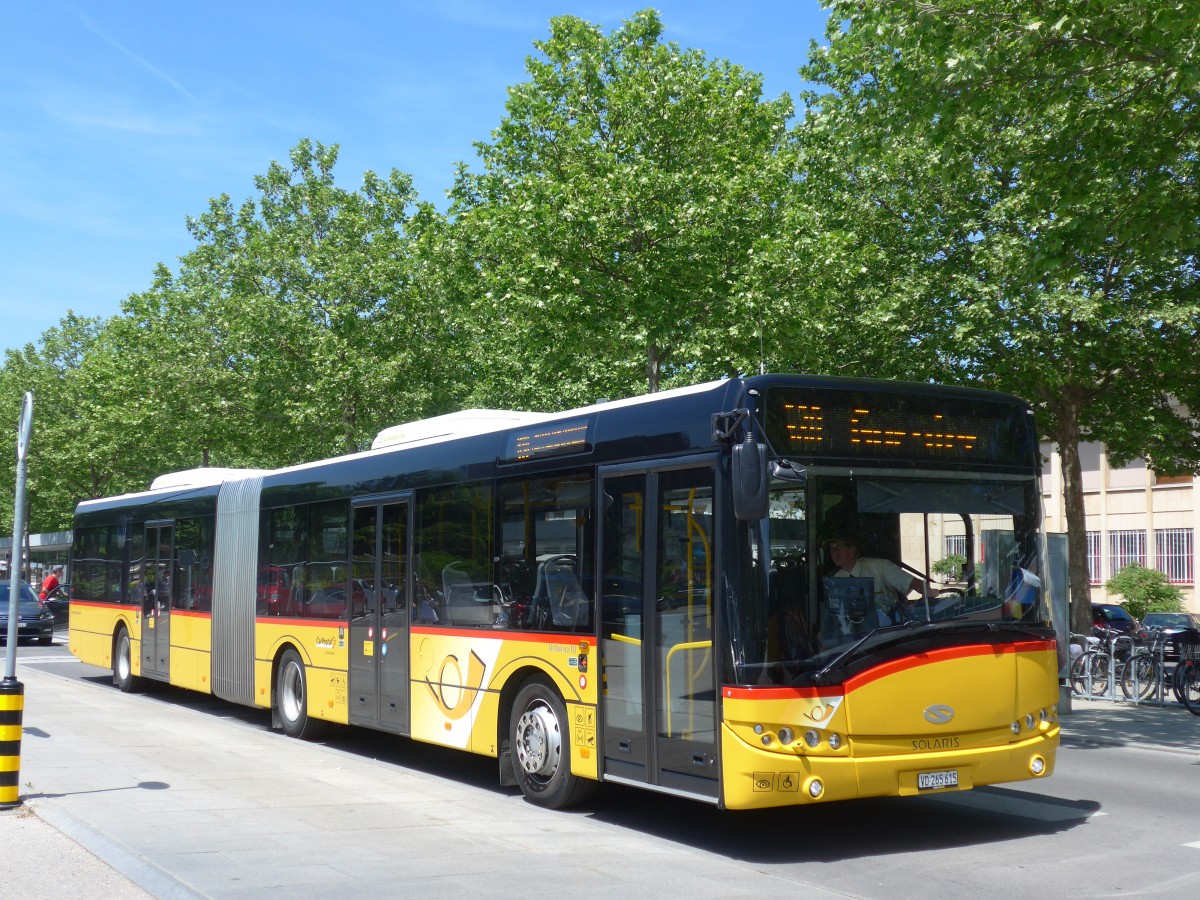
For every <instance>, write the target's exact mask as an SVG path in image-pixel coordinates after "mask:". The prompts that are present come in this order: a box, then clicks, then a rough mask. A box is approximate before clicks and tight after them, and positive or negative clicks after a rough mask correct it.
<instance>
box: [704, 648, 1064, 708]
mask: <svg viewBox="0 0 1200 900" xmlns="http://www.w3.org/2000/svg"><path fill="white" fill-rule="evenodd" d="M1054 648H1055V643H1054V641H1043V640H1032V641H1019V642H1016V643H1012V644H970V645H968V646H965V647H945V648H943V649H940V650H932V651H930V652H928V653H920V654H916V655H914V656H906V657H904V658H903V659H896V660H892V661H891V662H886V663H882V664H881V665H878V666H875V667H873V668H870V669H867V671H865V672H860V673H859V674H858V675H855V676H854V677H853V678H851V679H849V680H848V681H846V682H845V683H844V684H831V685H823V686H819V687H795V688H788V687H732V686H726V687H723V688H721V693H722V695H723V696H724V697H726V698H727V699H731V700H792V699H799V698H812V697H840V696H842V695H844V694H848V693H850V692H851V691H854V690H858V689H859V688H861V687H864V686H866V685H868V684H870V683H871V682H872V681H878V680H879V679H880V678H887V677H888V676H889V675H894V674H896V673H897V672H904V671H907V670H909V669H915V668H918V667H920V666H925V665H930V664H932V663H937V662H945V661H946V660H951V659H967V658H969V657H972V656H987V655H992V656H995V655H997V654H1006V653H1035V652H1041V651H1046V650H1053V649H1054Z"/></svg>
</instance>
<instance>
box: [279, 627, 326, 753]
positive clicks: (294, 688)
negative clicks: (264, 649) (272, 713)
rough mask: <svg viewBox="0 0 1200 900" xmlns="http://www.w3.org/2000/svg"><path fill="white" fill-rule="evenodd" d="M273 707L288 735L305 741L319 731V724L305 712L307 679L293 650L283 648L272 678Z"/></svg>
mask: <svg viewBox="0 0 1200 900" xmlns="http://www.w3.org/2000/svg"><path fill="white" fill-rule="evenodd" d="M275 707H276V709H277V711H278V712H279V724H280V727H281V728H282V729H283V733H284V734H286V735H287V736H288V737H294V738H301V739H303V740H308V739H310V738H312V737H314V736H315V735H316V734H317V733H318V732H319V731H320V730H321V723H320V722H318V721H316V720H315V719H311V718H309V715H308V681H307V678H306V676H305V674H304V661H303V660H302V659H300V654H299V653H297V652H296V651H295V650H292V649H290V648H289V649H287V650H284V651H283V656H281V657H280V658H279V669H278V671H277V672H276V677H275Z"/></svg>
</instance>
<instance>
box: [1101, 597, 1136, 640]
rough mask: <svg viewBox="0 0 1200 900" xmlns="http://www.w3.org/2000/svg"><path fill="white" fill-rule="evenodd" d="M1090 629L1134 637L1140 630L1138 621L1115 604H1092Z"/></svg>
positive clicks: (1123, 608)
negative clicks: (1101, 629) (1106, 629)
mask: <svg viewBox="0 0 1200 900" xmlns="http://www.w3.org/2000/svg"><path fill="white" fill-rule="evenodd" d="M1092 627H1093V628H1108V629H1110V630H1112V631H1119V632H1120V633H1121V634H1128V635H1133V636H1136V635H1137V634H1138V633H1139V632H1140V631H1141V630H1142V628H1141V625H1140V624H1139V623H1138V620H1137V619H1135V618H1134V617H1133V616H1131V615H1130V614H1129V613H1128V612H1126V611H1125V607H1123V606H1118V605H1117V604H1116V603H1093V604H1092Z"/></svg>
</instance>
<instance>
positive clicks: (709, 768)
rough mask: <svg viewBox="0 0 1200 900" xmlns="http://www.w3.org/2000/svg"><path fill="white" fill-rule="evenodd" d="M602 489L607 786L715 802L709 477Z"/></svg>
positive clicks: (617, 472)
mask: <svg viewBox="0 0 1200 900" xmlns="http://www.w3.org/2000/svg"><path fill="white" fill-rule="evenodd" d="M601 479H602V481H601V492H602V493H601V501H602V504H603V505H602V507H601V508H602V509H603V511H604V512H603V515H604V522H603V528H602V533H601V538H600V541H601V548H600V559H601V561H602V564H601V567H600V570H601V573H602V574H601V576H600V577H601V585H600V588H601V590H600V596H601V610H602V612H601V623H600V628H601V630H600V648H601V664H602V666H603V675H604V682H603V683H604V697H603V700H602V704H603V716H602V723H603V736H604V738H603V739H604V773H605V777H607V778H609V779H612V780H618V781H620V780H624V781H632V782H637V783H644V784H649V785H654V786H657V787H661V788H666V789H669V790H671V791H672V792H681V793H686V794H689V795H693V796H700V797H705V798H716V797H717V795H718V789H719V779H718V766H717V733H718V732H717V685H716V675H715V671H716V669H715V666H714V663H713V625H714V622H713V602H712V598H713V597H714V596H715V593H716V571H715V565H716V555H715V553H714V549H715V548H714V546H713V535H714V527H713V494H714V489H713V485H714V474H713V468H712V467H711V466H710V465H702V466H692V467H688V468H678V467H673V468H669V469H655V470H651V471H636V470H634V471H630V469H629V468H628V467H622V468H619V469H618V468H614V469H611V470H609V471H607V472H602V473H601Z"/></svg>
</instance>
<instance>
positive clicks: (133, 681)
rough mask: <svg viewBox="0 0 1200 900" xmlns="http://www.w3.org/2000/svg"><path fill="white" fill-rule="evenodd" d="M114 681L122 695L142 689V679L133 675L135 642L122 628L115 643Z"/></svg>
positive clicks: (113, 658) (113, 659)
mask: <svg viewBox="0 0 1200 900" xmlns="http://www.w3.org/2000/svg"><path fill="white" fill-rule="evenodd" d="M112 680H113V684H114V685H115V686H116V688H117V690H119V691H120V692H121V693H122V694H129V693H132V692H134V691H140V690H141V689H142V679H140V678H138V677H137V676H136V675H134V674H133V641H131V640H130V639H129V632H128V631H126V630H125V628H121V629H120V630H119V631H118V632H117V639H116V640H115V641H114V642H113V656H112Z"/></svg>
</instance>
